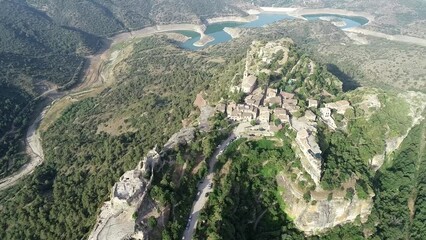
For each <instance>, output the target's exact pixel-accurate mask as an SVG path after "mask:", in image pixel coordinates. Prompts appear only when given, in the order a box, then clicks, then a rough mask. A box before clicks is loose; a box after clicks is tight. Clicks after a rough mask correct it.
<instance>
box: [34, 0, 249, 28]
mask: <svg viewBox="0 0 426 240" xmlns="http://www.w3.org/2000/svg"><path fill="white" fill-rule="evenodd" d="M27 2H28V3H30V4H31V5H32V6H34V7H36V8H37V9H39V10H42V11H44V12H46V14H47V15H49V16H50V17H51V18H52V19H54V20H55V21H56V22H58V23H60V24H62V25H66V26H69V27H74V28H78V29H80V30H83V31H86V32H90V33H94V34H98V35H110V34H112V33H117V32H120V31H124V30H128V29H137V28H142V27H147V26H151V25H154V24H167V23H200V22H201V21H202V20H204V19H206V18H211V17H220V16H228V15H244V14H245V13H244V12H242V11H241V10H240V9H239V8H238V7H237V5H238V4H240V3H239V2H240V1H237V2H234V1H227V0H217V1H205V0H178V1H176V0H130V1H124V2H123V1H119V0H108V1H100V0H89V1H66V0H27Z"/></svg>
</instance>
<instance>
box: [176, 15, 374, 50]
mask: <svg viewBox="0 0 426 240" xmlns="http://www.w3.org/2000/svg"><path fill="white" fill-rule="evenodd" d="M302 17H303V18H304V19H306V20H308V21H316V20H321V19H327V20H330V21H332V22H341V23H344V26H343V24H342V26H339V27H340V28H342V29H350V28H355V27H359V26H362V25H365V24H367V23H368V20H367V19H366V18H363V17H351V16H342V15H333V14H313V15H303V16H302ZM284 19H289V20H291V19H295V17H292V16H290V15H288V14H284V13H260V14H257V19H256V20H254V21H251V22H247V23H241V22H221V23H214V24H211V25H209V26H207V29H206V31H205V34H206V35H208V36H211V37H213V38H214V40H213V41H211V42H209V43H207V44H206V45H204V46H202V47H198V46H194V43H195V42H197V41H199V40H200V38H201V35H200V34H199V33H197V32H193V31H176V32H178V33H181V34H183V35H185V36H188V37H190V39H189V40H187V41H185V42H183V43H181V44H180V47H182V48H185V49H189V50H199V49H202V48H205V47H207V46H211V45H216V44H219V43H223V42H228V41H230V40H231V39H232V37H231V36H230V35H229V34H228V33H226V32H225V31H224V30H223V29H224V28H225V27H239V28H258V27H264V26H266V25H268V24H272V23H275V22H278V21H281V20H284Z"/></svg>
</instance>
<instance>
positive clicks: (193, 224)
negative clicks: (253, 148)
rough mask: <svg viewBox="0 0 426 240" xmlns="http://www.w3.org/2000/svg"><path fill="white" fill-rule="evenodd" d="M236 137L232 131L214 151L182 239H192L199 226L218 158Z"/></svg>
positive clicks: (210, 189) (211, 189) (210, 190)
mask: <svg viewBox="0 0 426 240" xmlns="http://www.w3.org/2000/svg"><path fill="white" fill-rule="evenodd" d="M235 138H236V137H235V135H234V133H231V135H230V136H229V137H228V138H227V139H226V140H225V141H223V142H222V143H221V144H220V145H219V147H218V148H217V149H216V150H215V152H214V153H213V156H212V157H211V159H210V162H209V172H208V174H207V176H206V177H205V178H204V179H203V181H202V183H201V184H200V185H199V186H198V191H199V192H200V195H197V198H196V199H195V201H194V204H193V205H192V209H191V219H188V223H187V225H189V228H188V229H185V232H184V233H183V237H182V239H185V240H187V239H192V236H193V234H194V232H195V229H196V228H197V223H198V218H199V216H200V211H201V210H202V209H203V207H204V205H205V204H206V202H207V200H208V196H206V194H208V193H210V192H212V191H213V187H214V186H213V185H212V187H211V188H210V187H209V185H210V184H213V178H214V166H215V164H216V162H217V158H218V157H219V156H220V155H221V153H222V151H224V150H225V148H226V147H227V146H228V145H229V143H231V142H232V140H234V139H235Z"/></svg>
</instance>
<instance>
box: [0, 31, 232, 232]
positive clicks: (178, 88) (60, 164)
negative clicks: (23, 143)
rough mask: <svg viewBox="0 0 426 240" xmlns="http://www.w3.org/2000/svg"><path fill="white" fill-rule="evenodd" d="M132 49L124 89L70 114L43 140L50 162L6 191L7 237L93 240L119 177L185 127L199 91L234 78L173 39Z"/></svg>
mask: <svg viewBox="0 0 426 240" xmlns="http://www.w3.org/2000/svg"><path fill="white" fill-rule="evenodd" d="M129 48H130V49H132V51H131V54H130V55H129V56H127V57H126V58H125V59H124V60H123V61H121V62H118V63H116V64H115V65H114V67H113V69H115V71H116V72H114V73H115V74H116V75H115V77H116V81H117V84H114V85H112V86H111V87H110V88H107V89H105V91H103V92H102V93H101V94H100V95H99V96H97V97H94V98H88V99H85V100H82V101H81V102H78V103H76V104H73V105H72V106H71V107H69V108H68V109H67V110H65V112H64V113H63V115H62V116H61V117H60V119H58V121H56V122H55V123H54V124H53V125H52V126H51V127H50V128H49V130H48V131H47V132H45V133H44V134H43V147H44V153H45V158H46V160H45V163H44V164H43V165H42V166H40V167H38V168H37V169H36V171H35V173H34V174H33V175H31V176H30V177H28V178H27V179H25V180H24V181H22V182H21V183H20V184H18V185H17V186H15V187H13V188H11V189H10V190H8V191H9V192H7V191H6V192H1V193H0V194H1V195H0V206H1V207H0V213H1V215H2V218H0V226H1V228H0V238H1V239H81V238H83V237H87V235H88V233H89V231H90V230H91V228H92V226H93V225H94V224H95V218H96V215H97V209H98V208H99V207H100V205H101V204H102V202H104V201H105V200H106V199H107V198H108V196H109V191H110V189H111V187H112V185H113V183H114V182H115V181H116V180H117V179H118V178H119V176H120V175H121V174H123V172H124V171H125V170H128V169H131V168H134V166H135V165H136V164H137V162H138V161H140V160H141V158H142V157H143V153H144V152H145V151H146V150H147V149H152V147H153V146H154V145H156V144H158V145H159V146H161V145H162V144H164V143H165V142H166V141H167V139H168V138H169V137H170V136H171V135H172V134H173V133H175V132H176V131H177V130H178V129H179V128H180V126H181V123H182V120H184V119H185V118H187V117H188V116H189V115H190V113H191V112H192V111H193V110H194V109H193V106H192V104H193V101H194V99H195V95H196V94H197V93H198V92H199V91H201V90H202V89H206V88H208V86H209V85H210V84H211V85H214V83H215V82H216V79H217V78H219V77H220V76H222V77H224V78H225V77H226V78H229V77H230V76H225V73H226V72H231V73H232V72H233V71H227V70H229V69H230V68H232V67H233V66H234V64H233V63H232V62H231V61H230V60H229V59H227V58H225V59H224V61H223V62H222V61H221V62H217V61H214V60H217V58H211V57H210V56H208V54H206V52H197V53H192V52H187V51H184V50H181V49H178V48H175V47H174V46H173V45H171V44H170V43H168V42H167V41H166V40H165V39H159V38H146V39H142V40H140V41H138V42H137V43H136V44H135V45H134V46H129ZM118 69H121V70H122V71H119V70H118ZM159 70H161V71H159ZM106 74H107V73H106ZM110 127H112V129H111V128H110ZM13 192H15V194H11V193H13Z"/></svg>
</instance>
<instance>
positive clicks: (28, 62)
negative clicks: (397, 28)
mask: <svg viewBox="0 0 426 240" xmlns="http://www.w3.org/2000/svg"><path fill="white" fill-rule="evenodd" d="M256 2H257V3H262V4H263V3H265V4H266V3H268V1H266V0H265V1H263V0H261V1H256ZM292 2H293V1H286V0H283V1H279V2H277V3H279V4H289V3H292ZM411 2H412V1H410V4H411ZM165 12H167V13H168V12H172V13H173V14H165ZM182 12H184V13H185V14H182ZM245 14H246V13H245V12H242V11H241V10H240V8H238V7H236V6H235V5H234V2H232V1H228V0H219V1H208V2H206V1H202V0H179V1H163V0H161V1H153V0H150V1H137V0H131V1H125V2H123V1H119V0H110V1H100V0H87V1H65V0H3V1H0V178H2V177H4V176H7V175H9V174H11V173H12V172H14V171H16V170H17V169H18V168H19V167H20V166H22V165H23V164H25V163H26V162H27V161H28V156H27V155H26V154H25V153H24V151H23V150H24V142H23V139H24V136H25V129H26V127H27V126H28V124H29V123H30V119H31V116H32V114H34V110H35V109H36V107H37V105H38V104H39V100H38V96H39V95H40V94H41V93H42V92H43V91H44V90H45V88H46V83H49V84H54V85H55V86H58V87H59V88H60V89H68V88H70V87H72V86H73V85H75V84H77V83H78V81H81V73H82V72H83V70H84V66H85V65H86V64H85V63H87V61H86V59H87V58H86V57H87V56H88V55H91V54H95V53H97V52H98V50H99V49H100V48H101V47H102V43H101V42H102V40H103V39H105V37H107V36H112V35H113V34H115V33H119V32H124V31H128V30H132V29H140V28H142V27H145V26H152V25H154V24H167V23H172V22H173V23H180V22H190V23H200V22H203V21H205V19H206V18H211V17H218V16H228V15H239V16H242V15H245ZM309 26H311V27H308V24H307V23H300V22H297V21H292V22H291V23H289V25H288V26H286V27H283V26H281V25H277V26H275V27H270V28H267V29H266V30H265V29H262V30H261V31H259V30H257V31H256V30H248V32H249V34H248V35H249V36H247V37H245V38H240V39H237V40H235V41H232V42H229V43H226V44H224V45H220V46H213V47H211V48H208V49H206V50H202V51H198V52H188V51H185V50H183V49H179V48H177V47H176V46H175V45H173V43H172V42H171V41H170V40H168V39H166V38H164V37H150V38H145V39H142V40H141V41H138V42H137V43H136V44H135V45H134V46H133V49H132V53H131V55H130V56H129V57H128V58H127V59H125V60H124V61H123V62H122V63H120V65H119V67H117V69H118V71H117V72H116V73H115V74H113V77H114V78H115V79H114V81H115V83H114V84H113V85H111V86H110V87H108V88H107V89H105V90H104V91H103V92H102V93H100V94H99V95H98V96H96V97H90V98H87V99H84V100H81V101H80V102H77V103H74V104H72V105H71V106H70V107H68V108H67V109H66V110H65V111H64V112H63V114H62V115H61V116H60V118H59V119H58V120H57V121H56V122H55V123H54V124H52V125H51V127H50V128H49V129H48V130H47V131H46V132H44V133H43V134H42V138H43V149H44V152H45V158H46V161H45V163H44V164H43V165H41V166H40V167H38V168H37V169H36V170H35V171H34V173H33V174H31V175H29V176H28V177H26V178H24V179H23V180H22V181H21V182H20V183H19V184H17V185H16V186H14V187H12V188H10V189H8V190H5V191H2V192H0V214H1V216H2V217H1V218H0V239H34V240H36V239H52V240H53V239H54V240H56V239H82V238H85V237H87V236H88V233H89V231H90V230H91V229H92V227H93V225H94V224H95V218H96V216H97V214H98V213H99V208H100V206H101V204H102V203H103V202H104V201H105V200H107V199H108V197H109V194H110V189H111V187H112V186H113V184H114V182H115V181H116V180H117V179H118V178H119V177H120V176H121V175H122V174H123V173H124V172H125V171H126V170H129V169H132V168H134V167H135V166H136V164H137V163H138V162H139V161H140V160H141V159H142V158H143V156H144V154H145V153H146V152H147V150H149V149H152V148H153V147H154V146H155V145H158V146H162V145H163V144H164V143H165V142H166V141H167V139H168V138H169V137H170V136H171V135H172V134H173V133H175V132H176V131H178V130H179V129H180V128H181V126H182V123H183V122H194V116H196V115H197V114H198V113H199V110H198V109H195V108H194V106H193V101H194V98H195V96H196V94H197V93H199V92H200V91H205V92H206V93H207V95H208V99H209V100H212V102H217V101H218V100H220V99H221V98H227V97H228V96H227V94H225V93H224V92H226V91H228V89H229V86H230V84H231V79H234V77H238V76H241V74H242V71H243V67H244V62H243V61H241V60H242V59H243V58H244V55H245V54H246V50H247V46H249V44H250V43H251V41H252V40H254V39H277V38H282V37H283V36H291V37H293V38H294V40H295V42H296V43H297V44H298V47H297V49H292V50H294V51H295V52H294V53H295V54H297V60H299V59H303V60H304V61H305V60H307V59H308V57H307V55H305V54H303V52H305V51H306V52H307V53H309V54H312V58H314V59H321V58H324V59H326V60H324V59H323V61H329V60H333V61H336V58H337V56H336V55H335V54H334V53H333V52H337V51H341V50H342V48H344V49H345V51H344V52H342V54H343V56H339V57H341V58H342V60H341V61H340V60H339V61H337V62H338V63H337V65H338V66H334V67H335V68H333V66H327V67H328V69H330V67H331V69H334V70H336V68H337V70H336V71H331V72H334V73H336V72H337V73H339V71H340V70H339V67H340V68H341V69H343V70H344V73H343V72H340V73H342V76H344V77H345V78H346V79H345V80H354V79H355V80H357V81H361V82H362V81H364V82H362V84H363V85H364V84H365V85H375V86H383V87H386V88H388V87H389V86H394V85H392V84H393V83H392V79H391V78H388V77H384V76H381V75H380V76H377V78H374V79H373V78H371V79H367V80H365V79H364V78H365V73H366V70H365V69H360V68H358V67H357V66H356V65H358V63H359V62H363V61H364V60H365V61H367V60H369V59H370V58H371V57H369V56H371V55H368V54H367V53H369V52H371V51H372V50H374V49H376V50H374V51H377V52H378V55H380V56H384V57H383V58H385V59H393V58H392V56H393V55H392V54H393V53H395V52H399V51H400V49H403V51H401V55H404V56H411V57H407V58H405V59H408V60H410V59H414V58H419V59H421V57H418V56H422V55H421V54H422V51H420V50H419V48H417V47H406V46H405V47H403V48H401V46H400V45H398V44H395V43H389V42H385V43H382V42H377V41H372V43H371V45H369V46H352V45H346V46H343V45H339V44H336V41H346V40H345V39H346V37H345V35H344V33H343V32H337V33H333V34H332V33H331V31H334V30H335V28H334V27H332V26H329V25H325V24H323V23H315V24H312V25H309ZM323 32H326V33H327V34H322V33H323ZM307 36H309V37H307ZM336 39H337V40H336ZM324 43H326V48H325V49H326V50H330V51H327V53H328V54H325V53H321V54H317V53H318V49H319V47H313V46H314V45H318V46H324V45H323V44H324ZM377 49H380V50H377ZM388 49H391V50H388ZM296 50H297V51H296ZM332 50H333V51H332ZM373 60H374V59H373ZM408 60H407V61H406V62H410V61H408ZM387 63H389V62H387ZM385 65H386V66H393V64H390V63H389V64H385ZM414 65H415V64H414ZM287 67H288V68H289V67H290V66H287ZM377 69H379V70H380V68H377ZM402 69H403V71H406V70H407V68H402ZM285 70H288V69H285ZM326 70H327V69H326V67H325V66H323V67H322V68H321V69H320V70H319V71H318V72H315V73H314V78H315V81H314V82H318V83H321V84H319V85H318V86H310V85H300V86H290V87H289V86H284V85H283V84H282V85H280V84H279V83H276V84H277V87H280V88H281V89H283V90H286V87H287V90H290V91H295V90H296V89H298V88H299V90H300V91H301V95H306V96H307V95H308V94H312V96H316V95H318V93H319V92H318V89H319V88H322V87H326V88H327V90H329V91H330V92H332V93H336V94H338V93H339V92H338V89H337V88H336V86H335V85H328V86H327V84H326V79H327V78H333V79H334V80H337V78H335V76H333V75H332V74H330V73H329V72H328V71H326ZM403 71H402V72H403ZM382 72H386V71H382ZM398 72H399V70H398ZM346 73H348V75H346ZM420 73H421V72H420ZM415 74H418V73H417V72H410V73H407V74H403V76H401V77H400V78H398V81H408V80H407V79H410V78H411V77H412V76H414V75H415ZM285 77H287V78H300V79H302V78H305V77H306V72H303V71H300V72H298V73H295V74H293V75H291V76H290V75H289V76H285ZM339 77H340V76H339ZM363 79H364V80H363ZM377 79H378V80H377ZM355 80H354V81H355ZM376 80H377V81H376ZM352 84H353V82H352ZM355 85H357V84H355ZM396 85H398V86H399V85H401V86H402V88H405V89H408V88H412V89H415V87H414V86H415V85H414V84H411V83H410V82H407V83H404V85H402V83H397V84H396ZM419 86H420V85H419ZM418 88H419V89H420V90H421V87H418ZM36 99H37V100H36ZM40 100H41V99H40ZM350 100H354V99H350ZM380 100H381V102H382V103H392V106H394V107H393V108H391V107H385V108H383V109H382V111H380V112H377V113H375V114H373V115H372V116H371V118H370V119H369V120H368V121H367V120H362V119H360V118H358V117H359V116H363V114H364V112H362V111H361V110H360V109H355V111H353V112H349V113H348V116H345V117H348V118H349V119H351V120H350V122H349V124H348V131H346V132H345V131H338V132H334V133H333V134H331V133H330V132H329V131H328V130H327V129H325V127H324V126H321V125H320V126H319V127H320V129H319V134H320V138H321V139H322V142H321V148H322V150H323V152H324V156H323V157H324V158H325V160H326V162H325V166H326V168H325V172H324V175H323V177H322V184H323V187H324V188H326V189H333V188H336V187H338V186H339V185H340V183H342V182H344V181H345V180H347V179H348V178H349V177H350V175H351V174H353V173H356V174H357V175H359V176H361V179H362V180H361V181H360V182H361V183H362V185H363V187H365V188H371V189H372V190H373V191H374V193H375V196H374V206H373V211H372V213H371V215H370V217H369V219H368V221H367V222H366V223H360V222H359V221H355V223H351V224H346V225H343V226H338V227H336V228H333V229H332V230H330V231H329V232H327V233H325V234H322V235H320V236H317V237H311V239H333V240H337V239H364V238H368V239H423V238H424V236H425V233H426V175H425V174H424V172H425V171H426V147H425V141H426V139H425V138H426V121H423V122H422V123H421V124H420V125H418V126H416V127H414V128H413V129H412V130H411V131H410V132H409V134H408V136H407V138H406V139H405V140H404V141H403V143H402V145H401V147H400V149H399V150H397V151H396V152H395V153H394V154H393V155H391V156H387V159H386V163H385V165H384V166H383V167H382V168H381V169H380V170H379V171H378V172H376V173H374V172H373V171H372V170H371V169H369V168H368V167H367V165H368V164H367V163H366V159H369V158H370V157H371V156H374V155H375V154H377V153H378V152H379V148H383V147H384V144H385V143H384V141H383V139H384V138H385V136H397V135H398V134H401V133H404V132H405V131H406V130H407V124H408V122H409V120H410V119H409V118H408V117H407V115H408V112H407V111H405V110H404V109H405V108H406V106H404V105H403V104H401V105H400V104H399V102H398V101H397V99H395V98H386V97H385V96H381V98H380ZM354 101H355V100H354ZM394 104H396V105H394ZM386 106H390V104H389V105H386ZM121 120H122V121H121ZM213 121H214V122H215V123H216V125H215V126H214V128H213V131H212V132H211V133H209V134H205V133H199V132H197V133H196V139H195V141H194V143H192V144H190V145H187V146H179V147H178V148H176V149H173V150H172V151H171V152H170V153H169V154H168V155H167V157H166V160H167V163H168V164H166V165H165V166H164V168H163V169H161V171H160V172H158V174H157V175H156V177H155V183H154V187H153V188H152V190H151V192H150V196H151V198H152V199H153V200H155V201H156V203H158V204H160V205H161V206H163V207H164V206H169V207H170V208H171V209H172V210H173V212H174V214H172V215H171V216H170V217H169V219H168V220H169V221H168V223H167V224H166V226H165V228H164V229H160V228H155V227H154V225H155V224H152V227H153V228H154V233H153V236H155V239H179V238H180V237H181V235H182V232H183V229H184V227H185V220H186V218H187V215H188V213H189V210H190V206H191V204H192V201H193V199H194V195H195V194H196V190H195V189H196V185H197V182H198V181H199V180H200V179H201V178H202V177H203V176H204V174H205V171H206V167H205V166H204V162H205V161H206V160H207V159H208V157H209V156H210V155H211V153H212V152H213V149H214V147H215V146H216V145H217V143H218V142H220V141H221V140H222V139H223V138H225V137H226V134H227V133H228V132H227V130H229V129H228V127H229V125H228V122H227V121H225V120H224V119H223V116H216V118H215V119H213ZM386 126H388V127H389V129H390V130H389V129H387V127H386ZM219 129H226V131H220V130H219ZM388 130H389V131H388ZM290 145H291V142H290V140H289V139H288V137H287V136H286V135H285V134H281V135H277V136H276V137H275V138H274V139H262V140H259V141H252V140H247V139H240V140H237V141H236V142H234V143H232V144H231V145H230V146H229V147H228V148H227V150H226V151H225V152H224V154H223V155H222V157H221V158H220V160H219V163H218V169H217V172H218V173H219V174H218V175H217V176H216V178H215V186H216V187H215V189H214V192H212V193H211V195H210V200H209V202H208V204H207V207H206V208H205V209H204V211H203V212H202V215H201V219H202V220H203V221H202V222H203V223H202V224H201V225H200V227H199V229H198V231H197V233H196V239H206V238H207V237H208V238H209V239H247V240H249V239H305V238H306V237H305V236H304V235H303V234H302V233H301V232H299V231H298V230H297V229H296V228H295V226H294V224H293V223H292V220H291V219H290V218H289V217H288V216H286V215H285V213H284V211H283V208H285V203H284V202H283V201H281V200H280V198H279V196H278V191H280V189H278V187H277V183H276V180H275V176H276V175H277V172H279V171H280V170H281V169H283V168H285V167H288V166H290V165H292V164H295V163H294V162H295V161H293V160H294V152H293V150H292V149H291V146H290ZM342 159H345V161H343V160H342ZM185 163H186V164H187V165H188V172H189V170H193V169H194V168H195V164H196V163H200V164H202V165H203V167H202V168H201V169H200V170H199V171H198V172H197V173H196V174H192V175H191V174H185V175H184V177H183V178H182V179H181V181H179V182H178V184H175V182H174V181H173V180H174V177H175V175H174V174H175V173H174V172H175V170H176V169H179V168H181V167H182V166H183V165H184V164H185ZM366 185H368V186H366ZM359 192H361V191H359V189H357V193H358V194H359ZM364 193H365V192H364ZM156 231H157V232H156Z"/></svg>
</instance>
